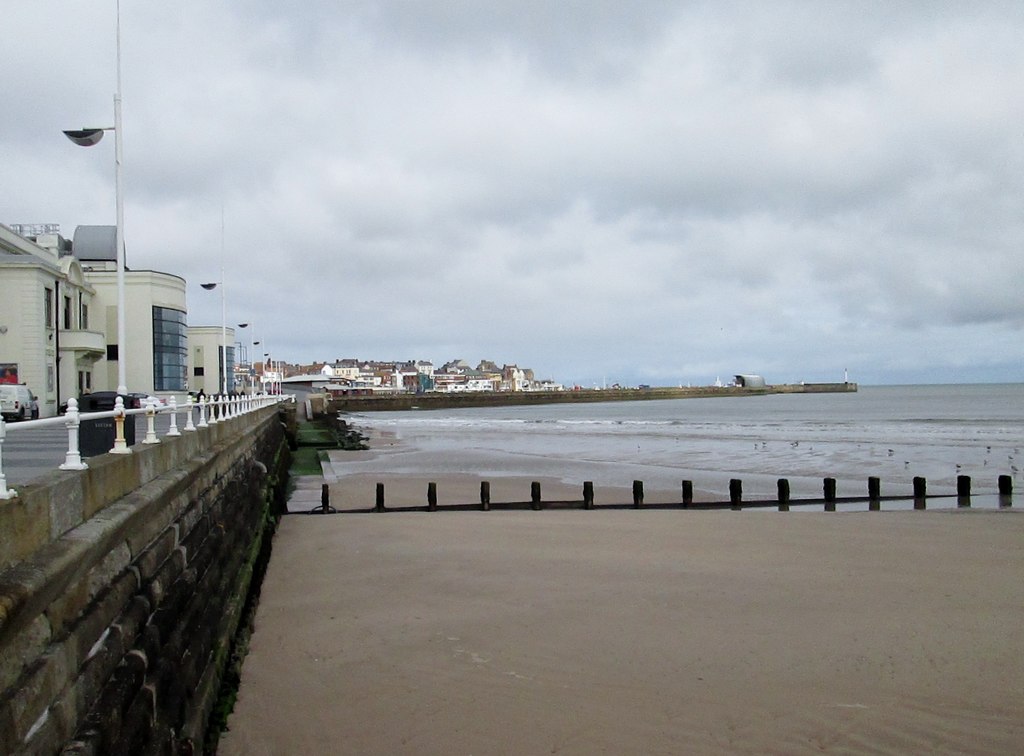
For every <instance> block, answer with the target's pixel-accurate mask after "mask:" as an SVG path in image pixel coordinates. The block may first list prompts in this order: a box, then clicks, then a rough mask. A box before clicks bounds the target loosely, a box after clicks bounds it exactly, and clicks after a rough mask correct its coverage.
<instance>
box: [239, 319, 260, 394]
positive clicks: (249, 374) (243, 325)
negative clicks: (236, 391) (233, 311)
mask: <svg viewBox="0 0 1024 756" xmlns="http://www.w3.org/2000/svg"><path fill="white" fill-rule="evenodd" d="M238 327H239V328H242V329H245V328H248V327H249V324H248V323H239V324H238ZM255 330H256V329H255V328H253V330H252V331H249V367H248V368H246V371H245V375H246V378H247V379H248V380H247V382H248V383H249V384H250V386H249V387H250V389H251V388H252V385H251V384H252V376H253V371H252V350H253V347H254V346H255V344H254V343H253V340H252V337H253V331H255ZM252 393H255V392H252Z"/></svg>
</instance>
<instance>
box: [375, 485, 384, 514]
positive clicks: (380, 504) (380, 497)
mask: <svg viewBox="0 0 1024 756" xmlns="http://www.w3.org/2000/svg"><path fill="white" fill-rule="evenodd" d="M376 510H377V511H378V512H383V511H384V484H383V483H378V484H377V506H376Z"/></svg>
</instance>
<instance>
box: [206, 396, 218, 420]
mask: <svg viewBox="0 0 1024 756" xmlns="http://www.w3.org/2000/svg"><path fill="white" fill-rule="evenodd" d="M219 398H220V397H219V396H217V395H216V394H214V395H213V396H211V397H210V402H209V409H210V412H209V417H208V418H207V419H206V422H207V424H208V425H216V424H217V422H218V421H217V405H218V404H219V402H218V399H219Z"/></svg>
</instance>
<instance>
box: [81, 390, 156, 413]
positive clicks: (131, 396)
mask: <svg viewBox="0 0 1024 756" xmlns="http://www.w3.org/2000/svg"><path fill="white" fill-rule="evenodd" d="M118 396H119V394H118V393H117V392H116V391H94V392H93V393H91V394H82V395H81V396H80V397H78V411H79V412H109V411H110V410H112V409H114V404H115V402H116V401H117V397H118ZM145 398H146V395H145V394H139V393H131V392H129V393H127V394H125V395H124V408H125V409H139V408H140V407H142V401H143V400H144V399H145Z"/></svg>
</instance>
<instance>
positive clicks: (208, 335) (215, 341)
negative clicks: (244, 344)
mask: <svg viewBox="0 0 1024 756" xmlns="http://www.w3.org/2000/svg"><path fill="white" fill-rule="evenodd" d="M223 334H224V329H222V328H221V326H192V327H191V328H189V329H188V376H189V381H188V390H189V391H191V392H195V393H198V392H199V391H202V392H203V393H204V394H206V395H207V396H212V395H214V394H221V393H225V392H230V391H234V389H235V348H234V342H235V329H234V328H228V329H227V350H225V349H224V348H223V347H224V340H223V338H222V337H223ZM225 351H226V352H227V360H228V364H227V380H228V385H227V388H226V389H224V388H223V385H224V380H223V376H224V353H225Z"/></svg>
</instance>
